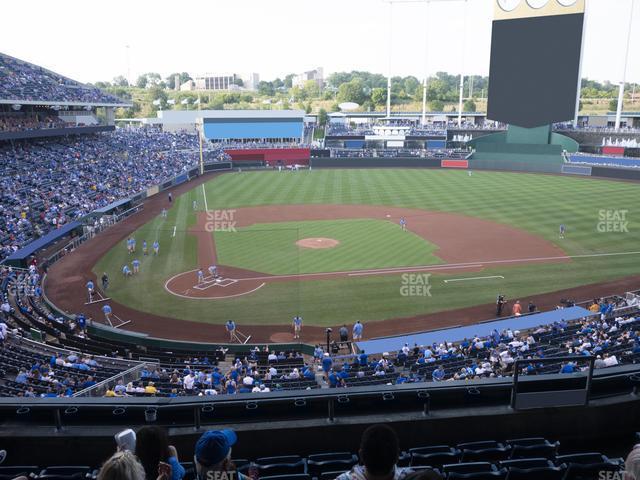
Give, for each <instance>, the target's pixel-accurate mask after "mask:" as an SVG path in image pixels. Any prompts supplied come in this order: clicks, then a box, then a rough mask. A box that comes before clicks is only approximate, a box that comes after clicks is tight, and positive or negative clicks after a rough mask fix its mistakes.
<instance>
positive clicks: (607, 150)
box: [602, 146, 624, 157]
mask: <svg viewBox="0 0 640 480" xmlns="http://www.w3.org/2000/svg"><path fill="white" fill-rule="evenodd" d="M602 153H603V154H604V155H618V156H621V157H623V156H624V147H611V146H608V147H602Z"/></svg>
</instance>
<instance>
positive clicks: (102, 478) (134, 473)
mask: <svg viewBox="0 0 640 480" xmlns="http://www.w3.org/2000/svg"><path fill="white" fill-rule="evenodd" d="M157 476H158V475H157V471H156V472H154V473H153V475H152V476H151V477H149V478H152V479H153V478H156V477H157ZM97 480H145V471H144V468H143V467H142V465H141V464H140V462H139V461H138V459H137V458H136V457H135V455H134V454H133V453H131V452H129V451H126V450H125V451H120V452H116V453H114V454H113V455H112V456H111V458H109V459H108V460H107V461H106V462H104V464H103V465H102V467H101V468H100V472H99V473H98V478H97Z"/></svg>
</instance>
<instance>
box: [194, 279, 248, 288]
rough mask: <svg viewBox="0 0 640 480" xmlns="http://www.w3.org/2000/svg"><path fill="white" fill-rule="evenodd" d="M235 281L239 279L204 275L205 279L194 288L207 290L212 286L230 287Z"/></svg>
mask: <svg viewBox="0 0 640 480" xmlns="http://www.w3.org/2000/svg"><path fill="white" fill-rule="evenodd" d="M234 283H238V280H235V279H233V278H224V277H215V278H214V277H204V280H203V281H202V282H200V283H198V284H197V285H194V286H193V288H195V289H196V290H206V289H208V288H212V287H228V286H230V285H233V284H234Z"/></svg>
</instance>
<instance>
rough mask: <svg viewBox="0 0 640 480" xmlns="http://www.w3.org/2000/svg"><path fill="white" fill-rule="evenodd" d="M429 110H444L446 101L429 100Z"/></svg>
mask: <svg viewBox="0 0 640 480" xmlns="http://www.w3.org/2000/svg"><path fill="white" fill-rule="evenodd" d="M429 110H431V111H432V112H443V111H444V102H443V101H442V100H431V101H430V102H429Z"/></svg>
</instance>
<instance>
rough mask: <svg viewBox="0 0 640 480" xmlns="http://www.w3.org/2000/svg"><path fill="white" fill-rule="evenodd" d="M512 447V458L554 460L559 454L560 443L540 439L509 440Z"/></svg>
mask: <svg viewBox="0 0 640 480" xmlns="http://www.w3.org/2000/svg"><path fill="white" fill-rule="evenodd" d="M506 443H507V445H509V446H510V447H511V455H510V458H514V459H515V458H549V459H551V458H554V457H555V456H556V454H557V452H558V447H559V446H560V443H559V442H554V443H552V442H549V441H548V440H546V439H544V438H540V437H533V438H519V439H515V440H507V442H506Z"/></svg>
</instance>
